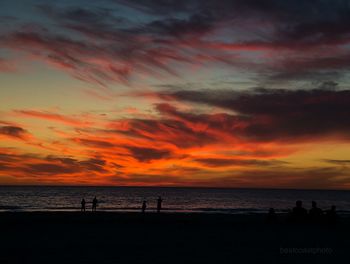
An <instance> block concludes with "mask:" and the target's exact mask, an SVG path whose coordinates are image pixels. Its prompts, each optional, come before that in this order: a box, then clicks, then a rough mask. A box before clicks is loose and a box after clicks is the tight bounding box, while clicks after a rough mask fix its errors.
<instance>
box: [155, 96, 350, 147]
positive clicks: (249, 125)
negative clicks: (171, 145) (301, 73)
mask: <svg viewBox="0 0 350 264" xmlns="http://www.w3.org/2000/svg"><path fill="white" fill-rule="evenodd" d="M159 96H160V97H161V98H163V99H166V100H179V101H188V102H194V103H198V104H205V105H209V106H215V107H221V108H224V109H229V110H232V111H234V112H235V113H237V114H235V115H234V114H230V115H228V114H225V115H223V116H224V117H225V118H224V119H223V122H221V123H222V125H221V128H222V129H225V128H226V129H227V131H229V132H232V133H233V134H235V135H238V136H241V137H243V138H250V139H255V140H263V141H264V140H267V141H269V140H283V139H288V140H301V139H302V138H303V137H305V138H308V139H310V138H312V137H316V138H317V137H322V136H330V135H332V134H333V135H338V136H339V135H340V136H342V137H345V138H348V134H349V131H350V122H349V118H348V117H349V115H350V91H348V90H334V89H332V90H325V89H314V90H281V89H269V90H268V89H257V90H253V91H250V92H249V91H248V92H237V91H232V90H231V91H229V90H225V91H215V90H212V91H208V90H207V91H188V90H187V91H185V90H183V91H174V92H169V93H160V95H159ZM161 108H162V111H163V112H165V113H168V114H171V115H175V116H179V117H181V118H184V119H187V120H191V121H195V120H196V119H198V120H200V119H202V121H203V122H205V123H207V124H208V125H212V126H216V127H218V126H219V125H220V122H217V120H214V121H213V118H211V117H213V115H194V114H189V113H180V112H177V111H175V110H172V109H171V108H169V107H168V108H166V107H164V106H162V107H161ZM158 109H160V108H159V107H158Z"/></svg>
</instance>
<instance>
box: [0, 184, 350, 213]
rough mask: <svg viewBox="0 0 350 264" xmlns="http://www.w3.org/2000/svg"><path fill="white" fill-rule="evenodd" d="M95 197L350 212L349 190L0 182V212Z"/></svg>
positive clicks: (131, 205) (110, 206)
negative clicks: (314, 204) (315, 206)
mask: <svg viewBox="0 0 350 264" xmlns="http://www.w3.org/2000/svg"><path fill="white" fill-rule="evenodd" d="M94 196H96V197H97V199H98V201H99V204H98V210H99V211H116V212H139V211H140V210H141V209H140V208H141V204H142V201H143V200H146V201H147V211H151V212H152V211H155V207H156V200H157V198H158V196H161V197H162V199H163V211H164V212H180V213H188V212H205V213H228V214H254V213H265V212H267V210H268V209H269V208H270V207H273V208H275V209H276V211H277V212H287V210H288V209H289V208H292V207H293V206H294V204H295V201H296V200H302V201H303V206H304V207H305V208H307V209H309V208H310V207H311V201H313V200H314V201H316V202H317V203H318V206H319V207H320V208H322V209H324V210H327V209H329V208H330V206H331V205H336V206H337V211H338V212H339V213H341V214H347V213H350V191H340V190H287V189H286V190H281V189H216V188H175V187H72V186H0V211H79V210H80V202H81V199H82V198H85V200H86V202H87V204H86V206H87V210H89V209H90V208H91V201H92V199H93V197H94Z"/></svg>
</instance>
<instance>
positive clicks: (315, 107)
mask: <svg viewBox="0 0 350 264" xmlns="http://www.w3.org/2000/svg"><path fill="white" fill-rule="evenodd" d="M349 70H350V1H348V0H293V1H290V0H284V1H279V0H265V1H259V0H230V1H229V0H221V1H216V0H176V1H175V0H143V1H139V0H101V1H89V0H70V1H67V0H62V1H49V0H21V1H19V0H1V3H0V95H1V96H0V184H6V185H7V184H10V185H27V184H28V185H30V184H42V185H111V186H194V187H232V188H299V189H350V118H349V117H350V90H349V83H350V75H349Z"/></svg>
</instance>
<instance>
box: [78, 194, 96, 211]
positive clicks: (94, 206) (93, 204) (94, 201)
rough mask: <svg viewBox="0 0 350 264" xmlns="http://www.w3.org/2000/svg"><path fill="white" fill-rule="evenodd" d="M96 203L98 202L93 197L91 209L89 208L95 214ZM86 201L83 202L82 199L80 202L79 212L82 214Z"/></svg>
mask: <svg viewBox="0 0 350 264" xmlns="http://www.w3.org/2000/svg"><path fill="white" fill-rule="evenodd" d="M97 203H98V201H97V198H96V196H95V197H94V199H92V207H91V211H92V212H96V210H97ZM85 205H86V201H85V199H84V198H83V199H82V200H81V209H80V210H81V211H82V212H85V211H86V206H85Z"/></svg>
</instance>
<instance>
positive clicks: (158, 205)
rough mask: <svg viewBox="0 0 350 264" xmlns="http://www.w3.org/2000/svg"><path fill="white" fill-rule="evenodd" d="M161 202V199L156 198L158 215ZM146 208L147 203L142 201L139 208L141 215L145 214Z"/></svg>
mask: <svg viewBox="0 0 350 264" xmlns="http://www.w3.org/2000/svg"><path fill="white" fill-rule="evenodd" d="M162 202H163V199H162V197H160V196H158V199H157V213H160V211H161V210H162ZM146 208H147V201H146V200H143V202H142V206H141V212H142V213H143V214H144V213H146Z"/></svg>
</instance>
